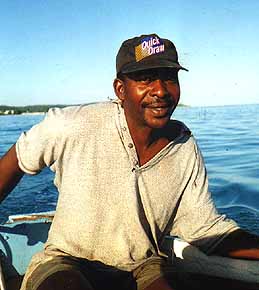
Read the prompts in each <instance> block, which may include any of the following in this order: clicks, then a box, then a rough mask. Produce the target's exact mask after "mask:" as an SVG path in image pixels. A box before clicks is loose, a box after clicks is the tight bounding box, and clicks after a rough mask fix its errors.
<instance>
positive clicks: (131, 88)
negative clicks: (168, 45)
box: [117, 68, 180, 129]
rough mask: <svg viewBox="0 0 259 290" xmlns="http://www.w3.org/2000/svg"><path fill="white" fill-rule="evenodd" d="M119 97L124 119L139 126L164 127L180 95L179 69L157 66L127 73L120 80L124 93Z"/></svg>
mask: <svg viewBox="0 0 259 290" xmlns="http://www.w3.org/2000/svg"><path fill="white" fill-rule="evenodd" d="M117 95H118V94H117ZM118 97H119V98H120V99H121V100H122V103H123V108H124V111H125V114H126V118H127V121H130V122H131V123H132V122H133V123H132V124H134V125H135V126H138V127H139V128H140V127H149V128H153V129H155V128H156V129H159V128H163V127H164V126H165V125H166V124H167V123H168V121H169V120H170V117H171V115H172V113H173V111H174V109H175V108H176V106H177V104H178V101H179V98H180V87H179V82H178V70H176V69H169V68H159V69H151V70H145V71H140V72H134V73H129V74H127V75H126V78H125V79H124V80H123V95H121V96H118Z"/></svg>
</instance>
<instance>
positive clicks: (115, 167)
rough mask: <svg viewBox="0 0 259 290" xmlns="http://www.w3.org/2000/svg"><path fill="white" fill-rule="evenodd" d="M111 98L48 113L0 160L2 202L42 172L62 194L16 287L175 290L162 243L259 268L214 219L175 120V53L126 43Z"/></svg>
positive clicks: (187, 136)
mask: <svg viewBox="0 0 259 290" xmlns="http://www.w3.org/2000/svg"><path fill="white" fill-rule="evenodd" d="M116 69H117V78H116V79H115V80H114V91H115V94H116V96H117V97H118V100H116V101H113V102H107V103H100V104H94V105H88V106H80V107H70V108H66V109H63V110H62V109H53V110H50V111H49V113H48V114H47V116H46V118H45V119H44V121H43V122H41V123H40V124H38V125H36V126H34V127H33V128H32V129H31V130H29V131H28V132H26V133H23V134H22V135H21V136H20V138H19V140H18V141H17V143H16V144H15V145H14V146H13V147H12V148H11V149H10V150H9V152H8V153H7V154H6V155H5V156H4V157H3V158H2V159H1V162H0V172H1V175H0V176H1V178H0V192H1V194H2V198H4V197H5V196H6V195H7V194H8V193H9V192H10V191H11V190H12V188H13V187H14V186H15V185H16V184H17V182H18V181H19V180H20V178H21V177H22V176H23V174H24V173H28V174H36V173H38V172H39V171H40V170H41V169H42V168H43V167H45V166H49V167H50V168H51V169H52V170H53V171H54V172H55V180H54V182H55V184H56V186H57V187H58V190H59V199H58V203H57V209H56V214H55V217H54V220H53V223H52V226H51V229H50V232H49V237H48V241H47V243H46V246H45V249H44V251H43V252H42V253H40V254H39V255H37V256H35V257H34V258H33V261H32V262H31V265H30V267H29V269H28V271H27V275H26V277H25V279H24V282H23V286H22V289H26V290H36V289H37V290H43V289H48V290H51V289H73V290H77V289H95V290H99V289H125V290H129V289H141V290H142V289H147V290H154V289H164V290H169V289H181V288H179V285H178V278H177V275H175V274H174V272H175V269H174V267H173V266H172V263H170V261H169V260H170V259H169V258H168V257H169V256H170V252H169V251H168V250H166V249H165V243H164V241H165V237H166V235H175V236H179V237H181V238H182V239H184V240H186V241H188V242H190V243H192V244H194V245H195V246H197V247H199V248H200V249H201V250H202V251H204V252H205V253H207V254H217V255H223V256H230V257H239V258H245V259H246V258H249V259H259V239H258V237H257V236H255V235H252V234H249V233H247V232H245V231H243V230H241V229H239V227H238V226H237V225H236V223H235V222H233V221H231V220H228V219H227V218H226V217H225V216H222V215H219V214H218V213H217V211H216V210H215V207H214V204H213V202H212V200H211V197H210V194H209V193H208V184H207V176H206V170H205V168H204V165H203V160H202V157H201V154H200V151H199V149H198V147H197V144H196V142H195V139H194V137H193V136H192V134H191V132H190V131H189V130H188V128H186V126H185V125H184V124H183V123H181V122H179V121H175V120H171V119H170V118H171V115H172V113H173V111H174V109H175V108H176V106H177V104H178V102H179V98H180V86H179V82H178V71H179V70H185V68H183V67H182V66H181V65H180V64H179V62H178V56H177V52H176V49H175V46H174V44H173V43H172V42H171V41H169V40H167V39H162V38H160V37H159V36H157V35H156V34H151V35H142V36H140V37H135V38H133V39H129V40H126V41H125V42H124V43H123V44H122V46H121V48H120V50H119V52H118V55H117V59H116Z"/></svg>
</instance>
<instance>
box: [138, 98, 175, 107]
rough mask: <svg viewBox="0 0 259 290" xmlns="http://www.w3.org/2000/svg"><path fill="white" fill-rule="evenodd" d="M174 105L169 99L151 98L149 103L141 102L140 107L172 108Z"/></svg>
mask: <svg viewBox="0 0 259 290" xmlns="http://www.w3.org/2000/svg"><path fill="white" fill-rule="evenodd" d="M174 105H176V104H175V102H174V101H173V100H172V99H171V98H168V99H167V98H163V99H161V98H158V97H155V98H152V100H150V101H143V103H142V106H143V107H149V106H151V107H172V106H174Z"/></svg>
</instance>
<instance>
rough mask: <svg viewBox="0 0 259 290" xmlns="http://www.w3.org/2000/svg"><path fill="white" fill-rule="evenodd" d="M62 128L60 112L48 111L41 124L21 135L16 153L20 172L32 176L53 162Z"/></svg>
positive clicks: (56, 110)
mask: <svg viewBox="0 0 259 290" xmlns="http://www.w3.org/2000/svg"><path fill="white" fill-rule="evenodd" d="M63 126H64V125H63V123H62V110H61V109H50V110H49V112H48V113H47V114H46V116H45V118H44V120H43V121H42V122H40V123H39V124H37V125H35V126H33V127H32V128H31V129H30V130H29V131H27V132H23V133H22V134H21V136H20V137H19V139H18V140H17V143H16V153H17V158H18V163H19V167H20V168H21V170H22V171H24V172H25V173H28V174H32V175H34V174H37V173H39V172H40V171H41V170H42V169H43V168H44V167H46V166H51V165H52V164H53V163H54V162H55V160H56V158H57V154H58V146H57V140H58V139H59V136H60V135H61V134H60V133H61V132H62V130H63Z"/></svg>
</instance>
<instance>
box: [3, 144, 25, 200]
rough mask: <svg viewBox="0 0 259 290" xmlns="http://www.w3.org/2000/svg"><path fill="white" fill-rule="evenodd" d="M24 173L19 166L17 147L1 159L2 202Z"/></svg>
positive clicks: (12, 148)
mask: <svg viewBox="0 0 259 290" xmlns="http://www.w3.org/2000/svg"><path fill="white" fill-rule="evenodd" d="M23 175H24V172H23V171H21V169H20V168H19V165H18V160H17V156H16V150H15V145H13V146H12V147H11V148H10V150H9V151H8V152H7V153H6V154H5V155H4V156H3V157H2V158H1V159H0V201H2V200H3V199H4V198H5V197H6V196H7V195H8V193H9V192H11V191H12V190H13V188H14V187H15V186H16V184H17V183H18V182H19V181H20V179H21V178H22V176H23Z"/></svg>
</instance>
